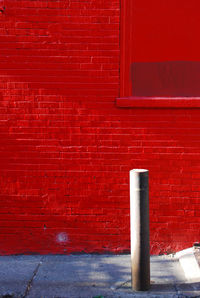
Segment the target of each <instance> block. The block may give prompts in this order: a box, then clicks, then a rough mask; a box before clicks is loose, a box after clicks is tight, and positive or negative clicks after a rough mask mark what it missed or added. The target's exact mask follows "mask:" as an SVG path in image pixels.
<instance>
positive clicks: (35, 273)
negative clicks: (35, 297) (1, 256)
mask: <svg viewBox="0 0 200 298" xmlns="http://www.w3.org/2000/svg"><path fill="white" fill-rule="evenodd" d="M43 259H44V257H42V258H41V260H40V261H39V263H38V264H37V266H36V268H35V270H34V271H33V275H32V277H31V278H30V280H29V282H28V284H27V287H26V290H25V293H24V295H23V298H25V297H27V296H28V294H29V292H30V289H31V285H32V283H33V280H34V278H35V276H36V275H37V273H38V270H39V268H40V266H41V265H42V262H43Z"/></svg>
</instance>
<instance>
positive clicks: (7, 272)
mask: <svg viewBox="0 0 200 298" xmlns="http://www.w3.org/2000/svg"><path fill="white" fill-rule="evenodd" d="M0 264H1V266H0V297H6V298H8V297H69V298H71V297H76V298H78V297H87V298H90V297H198V296H199V297H200V281H199V282H198V281H195V282H191V281H190V282H188V281H187V280H186V278H185V275H184V273H183V271H182V269H181V266H180V264H179V261H178V259H176V258H174V257H167V256H153V257H151V289H150V291H148V292H133V291H132V290H131V281H130V277H131V270H130V255H70V256H63V255H53V256H52V255H49V256H4V257H3V256H1V257H0Z"/></svg>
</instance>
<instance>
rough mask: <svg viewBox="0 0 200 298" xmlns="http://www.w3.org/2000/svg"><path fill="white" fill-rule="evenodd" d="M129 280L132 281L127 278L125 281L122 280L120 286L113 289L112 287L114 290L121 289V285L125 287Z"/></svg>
mask: <svg viewBox="0 0 200 298" xmlns="http://www.w3.org/2000/svg"><path fill="white" fill-rule="evenodd" d="M128 282H131V280H130V279H129V280H126V281H124V282H120V284H119V285H118V286H116V287H111V289H112V290H118V289H120V288H121V287H123V286H124V285H125V284H127V283H128Z"/></svg>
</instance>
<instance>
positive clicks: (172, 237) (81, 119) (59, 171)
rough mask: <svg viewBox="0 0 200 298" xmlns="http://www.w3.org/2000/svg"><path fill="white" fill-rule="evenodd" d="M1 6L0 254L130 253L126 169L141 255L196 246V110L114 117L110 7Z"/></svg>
mask: <svg viewBox="0 0 200 298" xmlns="http://www.w3.org/2000/svg"><path fill="white" fill-rule="evenodd" d="M4 2H5V3H4V5H5V10H4V11H3V13H1V15H0V22H1V26H0V35H1V56H0V99H1V100H0V140H1V143H0V148H1V155H0V159H1V167H0V189H1V192H0V193H1V194H0V197H1V200H0V234H1V237H0V253H1V254H12V253H42V254H44V253H71V252H88V253H89V252H101V253H103V252H108V251H109V252H114V253H118V252H126V251H129V249H130V236H129V170H131V169H133V168H148V169H149V172H150V221H151V252H152V253H164V252H171V251H175V250H179V249H182V248H185V247H188V246H190V245H191V244H193V242H195V241H199V236H200V232H199V230H200V229H199V225H200V219H199V204H200V198H199V196H200V187H199V179H200V175H199V169H200V156H199V151H200V138H199V137H200V120H199V110H198V109H183V110H182V109H173V110H170V109H164V110H163V109H143V108H138V109H120V108H117V106H116V98H117V97H118V96H119V92H120V76H119V71H120V44H119V38H120V23H119V21H120V3H119V0H88V1H77V0H68V1H67V0H62V1H61V0H60V1H58V0H51V1H42V0H35V1H31V0H26V1H25V0H20V1H17V0H12V1H11V0H4ZM185 2H186V1H185Z"/></svg>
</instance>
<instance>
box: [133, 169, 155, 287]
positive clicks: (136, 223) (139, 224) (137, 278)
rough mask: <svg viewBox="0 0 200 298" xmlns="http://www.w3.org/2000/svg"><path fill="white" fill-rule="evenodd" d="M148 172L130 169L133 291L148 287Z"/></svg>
mask: <svg viewBox="0 0 200 298" xmlns="http://www.w3.org/2000/svg"><path fill="white" fill-rule="evenodd" d="M148 174H149V172H148V170H143V169H134V170H132V171H130V217H131V274H132V289H133V290H135V291H147V290H149V288H150V252H149V175H148Z"/></svg>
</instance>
